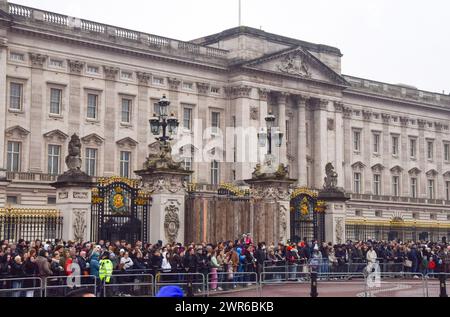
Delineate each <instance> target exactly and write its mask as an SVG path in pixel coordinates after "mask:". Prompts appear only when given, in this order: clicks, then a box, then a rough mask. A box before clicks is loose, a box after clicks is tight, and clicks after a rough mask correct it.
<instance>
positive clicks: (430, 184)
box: [427, 179, 435, 199]
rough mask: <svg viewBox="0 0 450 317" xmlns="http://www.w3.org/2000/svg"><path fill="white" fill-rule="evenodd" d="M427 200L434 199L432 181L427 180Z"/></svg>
mask: <svg viewBox="0 0 450 317" xmlns="http://www.w3.org/2000/svg"><path fill="white" fill-rule="evenodd" d="M427 184H428V186H427V187H428V199H434V197H435V188H434V179H428V182H427Z"/></svg>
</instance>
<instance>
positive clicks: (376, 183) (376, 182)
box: [373, 174, 381, 196]
mask: <svg viewBox="0 0 450 317" xmlns="http://www.w3.org/2000/svg"><path fill="white" fill-rule="evenodd" d="M373 194H374V195H376V196H378V195H381V175H380V174H373Z"/></svg>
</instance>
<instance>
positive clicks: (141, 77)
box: [136, 72, 152, 85]
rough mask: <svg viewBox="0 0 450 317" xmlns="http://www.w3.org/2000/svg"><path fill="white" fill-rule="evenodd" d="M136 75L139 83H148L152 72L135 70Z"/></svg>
mask: <svg viewBox="0 0 450 317" xmlns="http://www.w3.org/2000/svg"><path fill="white" fill-rule="evenodd" d="M136 77H137V79H138V82H139V85H148V83H149V81H150V78H152V74H150V73H145V72H136Z"/></svg>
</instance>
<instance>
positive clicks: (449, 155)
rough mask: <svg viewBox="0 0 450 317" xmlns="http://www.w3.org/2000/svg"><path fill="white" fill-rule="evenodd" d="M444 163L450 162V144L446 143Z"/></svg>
mask: <svg viewBox="0 0 450 317" xmlns="http://www.w3.org/2000/svg"><path fill="white" fill-rule="evenodd" d="M444 161H446V162H448V161H450V144H449V143H444Z"/></svg>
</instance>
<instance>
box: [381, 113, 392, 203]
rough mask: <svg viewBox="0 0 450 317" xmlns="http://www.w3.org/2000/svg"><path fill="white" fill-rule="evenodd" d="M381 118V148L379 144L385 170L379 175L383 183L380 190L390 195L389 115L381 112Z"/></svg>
mask: <svg viewBox="0 0 450 317" xmlns="http://www.w3.org/2000/svg"><path fill="white" fill-rule="evenodd" d="M381 119H382V120H383V128H382V133H381V139H380V141H381V142H382V146H383V148H381V146H380V151H381V153H380V155H381V157H382V160H383V166H384V167H385V172H384V173H383V176H382V177H381V182H382V184H383V188H382V190H381V193H382V194H383V195H388V196H390V195H392V194H393V193H392V187H391V184H392V175H391V173H390V168H391V167H392V166H391V161H392V154H391V151H389V144H390V134H389V124H390V122H391V116H390V115H389V114H386V113H382V114H381Z"/></svg>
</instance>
